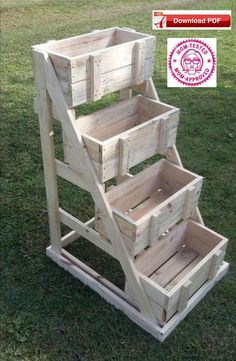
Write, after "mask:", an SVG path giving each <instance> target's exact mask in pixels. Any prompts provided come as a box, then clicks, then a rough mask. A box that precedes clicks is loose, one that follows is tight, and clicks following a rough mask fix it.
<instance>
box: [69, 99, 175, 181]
mask: <svg viewBox="0 0 236 361" xmlns="http://www.w3.org/2000/svg"><path fill="white" fill-rule="evenodd" d="M178 122H179V109H177V108H174V107H172V106H170V105H167V104H164V103H161V102H158V101H156V100H152V99H149V98H146V97H144V96H142V95H138V96H136V97H133V98H131V99H128V100H124V101H120V102H119V103H118V104H115V105H112V106H110V107H108V108H106V109H102V110H100V111H98V112H95V113H93V114H90V115H87V116H82V117H79V118H78V119H77V121H76V124H77V127H78V131H80V132H81V134H82V136H83V140H84V142H85V144H86V147H87V150H88V153H89V155H90V157H91V159H92V160H93V164H94V167H95V169H96V170H97V174H98V177H99V180H100V181H101V182H105V181H107V180H109V179H111V178H113V177H114V176H118V175H124V174H126V173H128V171H129V168H130V167H133V166H134V165H136V164H138V163H140V162H142V161H143V160H145V159H147V158H149V157H151V156H153V155H154V154H156V153H159V154H163V153H165V152H166V151H167V149H168V147H170V146H171V145H173V144H175V139H176V133H177V127H178ZM71 146H73V145H71V144H69V143H68V142H67V141H66V139H65V140H64V151H65V152H64V154H65V160H66V162H67V163H69V164H70V165H71V166H72V167H73V163H74V161H73V155H72V151H71Z"/></svg>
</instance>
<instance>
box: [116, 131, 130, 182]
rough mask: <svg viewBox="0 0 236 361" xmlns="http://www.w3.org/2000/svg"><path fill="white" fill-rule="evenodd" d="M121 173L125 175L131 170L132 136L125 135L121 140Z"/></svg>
mask: <svg viewBox="0 0 236 361" xmlns="http://www.w3.org/2000/svg"><path fill="white" fill-rule="evenodd" d="M119 148H120V151H119V175H120V176H124V175H125V174H126V173H128V171H129V153H130V137H129V135H123V136H121V137H120V141H119Z"/></svg>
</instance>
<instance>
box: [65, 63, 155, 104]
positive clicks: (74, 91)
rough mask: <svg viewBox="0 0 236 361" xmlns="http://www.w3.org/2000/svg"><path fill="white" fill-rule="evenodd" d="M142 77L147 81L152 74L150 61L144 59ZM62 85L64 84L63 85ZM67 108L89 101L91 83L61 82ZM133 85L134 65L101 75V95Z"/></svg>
mask: <svg viewBox="0 0 236 361" xmlns="http://www.w3.org/2000/svg"><path fill="white" fill-rule="evenodd" d="M143 69H144V70H143V77H144V78H145V79H148V78H149V77H151V75H152V72H153V63H152V59H146V60H145V62H144V66H143ZM63 83H64V84H63ZM61 84H62V88H63V90H64V94H65V97H66V100H67V103H68V106H69V107H75V106H77V105H79V104H83V103H85V102H87V101H89V100H91V97H90V94H91V81H90V79H89V80H82V81H80V82H77V83H73V84H68V83H65V82H61ZM133 84H134V64H132V65H127V66H125V67H123V68H119V69H117V70H112V71H110V72H108V73H102V74H101V92H102V94H103V95H106V94H109V93H112V92H115V91H117V90H120V89H123V88H127V87H130V86H132V85H133Z"/></svg>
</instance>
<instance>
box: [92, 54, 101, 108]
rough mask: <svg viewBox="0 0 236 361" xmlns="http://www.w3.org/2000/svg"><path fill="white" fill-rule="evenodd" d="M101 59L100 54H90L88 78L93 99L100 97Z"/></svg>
mask: <svg viewBox="0 0 236 361" xmlns="http://www.w3.org/2000/svg"><path fill="white" fill-rule="evenodd" d="M101 61H102V56H101V55H100V54H97V55H90V67H91V70H90V71H91V79H90V92H91V99H92V100H93V101H95V100H98V99H101V97H102V92H101Z"/></svg>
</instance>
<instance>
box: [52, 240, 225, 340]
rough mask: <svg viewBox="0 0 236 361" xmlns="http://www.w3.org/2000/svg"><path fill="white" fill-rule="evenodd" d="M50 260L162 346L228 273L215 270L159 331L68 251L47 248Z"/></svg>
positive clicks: (125, 295) (109, 283)
mask: <svg viewBox="0 0 236 361" xmlns="http://www.w3.org/2000/svg"><path fill="white" fill-rule="evenodd" d="M46 252H47V255H48V257H50V258H51V259H52V260H53V261H54V262H55V263H57V264H58V265H59V266H60V267H62V268H63V269H65V270H66V271H68V272H70V273H71V274H72V275H73V276H74V277H76V278H78V279H79V280H80V281H81V282H83V283H84V284H85V285H86V286H88V287H90V288H91V289H92V290H94V291H95V292H97V293H98V294H99V295H100V296H101V297H102V298H104V299H105V300H106V301H107V302H108V303H110V304H111V305H113V306H115V307H116V308H117V309H118V310H121V311H122V312H124V313H125V314H126V316H127V317H128V318H129V319H131V320H132V321H133V322H134V323H136V324H137V325H138V326H140V327H141V328H142V329H144V330H145V331H146V332H148V333H150V334H151V335H152V336H154V337H155V338H156V339H157V340H158V341H160V342H163V341H164V340H165V339H166V337H167V336H168V335H169V334H170V333H171V332H172V331H173V330H174V329H175V328H176V327H177V326H178V324H179V323H180V322H181V321H182V320H183V319H184V318H185V317H186V316H187V315H188V313H189V312H190V311H191V310H192V309H193V308H194V307H195V306H196V305H197V304H198V303H199V302H200V301H201V300H202V298H204V296H205V295H206V294H207V293H208V292H209V291H210V290H211V289H212V288H213V287H214V286H215V285H216V283H218V282H219V281H220V280H221V279H222V278H223V277H224V276H225V275H226V273H227V272H228V268H229V264H228V263H227V262H223V264H222V265H221V266H220V268H219V269H218V271H217V273H216V276H215V277H214V278H213V279H212V280H209V281H207V282H206V283H205V284H204V285H203V286H202V287H201V288H200V289H199V290H198V291H197V292H196V293H195V294H194V295H193V296H192V297H191V298H190V299H189V301H188V303H187V306H186V307H185V308H184V310H183V311H182V312H178V313H177V314H175V315H174V316H173V317H172V318H171V319H170V320H169V321H168V323H167V324H166V325H165V326H163V327H161V326H158V325H156V324H155V323H154V322H152V321H151V320H150V319H148V318H147V317H145V316H144V315H143V314H142V313H141V312H140V311H139V310H138V309H137V307H135V305H134V304H133V301H132V300H130V299H129V298H128V296H127V294H126V293H125V292H123V291H122V290H120V289H119V288H117V287H116V286H114V285H113V284H112V283H111V282H110V281H108V280H106V279H105V278H103V277H102V276H101V275H99V274H98V273H97V272H95V271H94V270H93V269H91V268H90V267H88V266H87V265H86V264H84V263H83V262H81V261H79V260H78V259H76V258H75V257H74V256H72V255H71V254H70V253H68V252H67V251H65V250H63V251H62V253H61V254H58V253H56V252H54V251H53V250H52V247H51V246H49V247H48V248H47V250H46Z"/></svg>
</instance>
